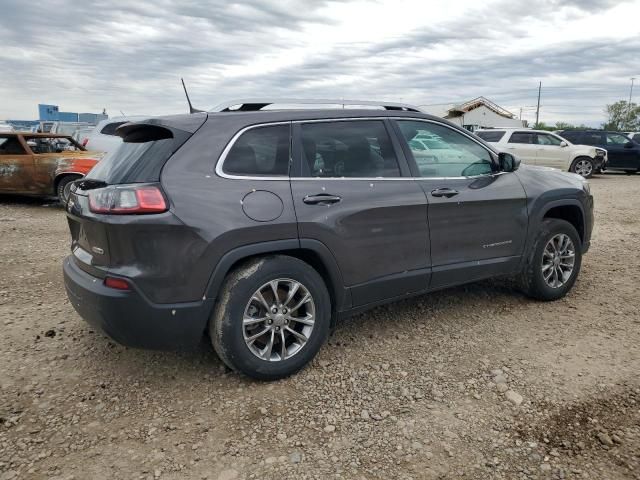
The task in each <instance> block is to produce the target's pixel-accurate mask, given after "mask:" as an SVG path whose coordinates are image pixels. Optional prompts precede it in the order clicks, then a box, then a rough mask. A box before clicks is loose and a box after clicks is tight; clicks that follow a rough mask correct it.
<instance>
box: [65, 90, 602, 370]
mask: <svg viewBox="0 0 640 480" xmlns="http://www.w3.org/2000/svg"><path fill="white" fill-rule="evenodd" d="M267 104H268V102H263V103H257V104H256V103H253V104H243V105H241V106H240V107H239V108H238V109H236V110H235V111H231V110H229V109H224V110H225V111H218V112H213V113H195V114H190V115H178V116H167V117H161V118H152V119H148V120H143V121H136V122H132V123H128V124H125V125H123V126H121V127H120V128H118V132H117V133H118V134H119V135H120V136H121V137H122V138H123V140H124V142H123V144H122V146H121V147H119V149H118V150H116V151H115V152H114V153H112V154H111V155H110V156H109V157H107V158H105V159H104V160H102V161H101V162H100V163H99V164H98V165H97V166H96V167H95V168H94V169H93V170H92V171H91V172H90V173H89V174H88V175H87V176H86V178H84V179H83V180H81V181H78V182H76V183H75V184H74V186H73V187H72V189H71V190H72V192H71V196H70V201H69V204H68V206H67V216H68V222H69V228H70V231H71V236H72V243H71V255H70V256H69V257H68V258H66V259H65V260H64V278H65V285H66V289H67V292H68V296H69V299H70V301H71V303H72V304H73V306H74V308H75V309H76V310H77V312H78V313H79V314H80V315H81V316H82V317H83V318H84V319H85V320H86V321H88V322H89V323H90V324H92V325H94V326H96V327H98V328H100V329H101V330H103V331H104V332H105V333H106V334H107V335H109V336H110V337H111V338H113V339H114V340H115V341H117V342H118V343H121V344H123V345H128V346H133V347H144V348H157V349H165V348H175V347H188V346H193V345H195V344H197V343H198V342H199V341H200V339H201V338H202V336H203V334H204V333H208V335H209V336H210V339H211V341H212V343H213V346H214V348H215V350H216V352H217V353H218V355H219V356H220V358H221V359H222V360H223V361H224V362H225V363H226V364H227V365H228V366H229V367H231V368H233V369H235V370H238V371H240V372H243V373H245V374H247V375H249V376H252V377H254V378H259V379H275V378H280V377H284V376H287V375H290V374H292V373H294V372H296V371H297V370H299V369H300V368H302V367H303V366H304V365H305V364H307V363H308V362H309V361H310V360H311V359H312V358H313V357H314V356H315V355H316V353H317V352H318V350H319V349H320V347H321V345H322V344H323V342H324V341H325V340H326V338H327V336H328V334H329V332H330V330H331V328H332V326H333V325H334V324H335V322H336V321H337V320H339V319H340V318H343V317H345V316H348V315H350V314H353V313H356V312H361V311H363V310H365V309H368V308H371V307H374V306H376V305H380V304H383V303H386V302H390V301H393V300H397V299H402V298H407V297H409V296H412V295H419V294H423V293H426V292H430V291H433V290H438V289H442V288H446V287H450V286H453V285H460V284H463V283H468V282H473V281H476V280H480V279H485V278H489V277H495V276H499V275H512V276H517V278H518V279H519V282H520V285H521V286H522V288H523V290H524V292H525V293H526V294H528V295H530V296H531V297H533V298H536V299H541V300H555V299H558V298H560V297H562V296H564V295H565V294H566V293H567V292H568V291H569V290H570V289H571V287H572V286H573V284H574V282H575V280H576V277H577V275H578V272H579V270H580V264H581V258H582V254H583V253H584V252H586V251H587V249H588V247H589V241H590V237H591V229H592V224H593V213H592V209H593V199H592V196H591V194H590V192H589V186H588V184H587V182H586V181H584V180H583V179H582V178H581V177H579V176H578V175H575V174H571V173H564V172H560V171H554V170H550V169H544V168H537V167H529V166H522V167H520V168H519V162H518V161H517V159H516V158H514V157H513V156H511V155H509V154H506V153H503V154H499V153H498V152H496V151H495V150H494V149H493V148H492V147H491V146H490V145H488V144H486V143H484V142H483V141H482V140H480V139H479V138H477V137H475V136H474V135H472V134H471V133H469V132H467V131H466V130H463V129H461V128H459V127H457V126H455V125H453V124H451V123H449V122H447V121H446V120H443V119H441V118H437V117H433V116H430V115H425V114H422V113H420V112H418V111H416V110H415V109H413V108H410V107H406V106H399V105H385V106H384V109H378V110H374V109H357V110H356V109H339V110H338V109H334V110H321V109H314V110H286V109H283V110H263V109H262V108H263V107H265V105H267Z"/></svg>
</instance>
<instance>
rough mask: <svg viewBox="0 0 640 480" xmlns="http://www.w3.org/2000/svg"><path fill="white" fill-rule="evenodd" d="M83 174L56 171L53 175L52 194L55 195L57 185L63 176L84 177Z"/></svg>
mask: <svg viewBox="0 0 640 480" xmlns="http://www.w3.org/2000/svg"><path fill="white" fill-rule="evenodd" d="M84 175H85V174H84V173H82V172H57V173H56V174H55V176H54V177H53V194H54V195H55V194H57V193H58V185H59V184H60V182H61V181H62V179H63V178H66V177H78V178H82V177H84Z"/></svg>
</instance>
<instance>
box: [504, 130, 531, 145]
mask: <svg viewBox="0 0 640 480" xmlns="http://www.w3.org/2000/svg"><path fill="white" fill-rule="evenodd" d="M534 138H535V137H534V133H533V132H513V133H512V134H511V138H509V143H535V142H534Z"/></svg>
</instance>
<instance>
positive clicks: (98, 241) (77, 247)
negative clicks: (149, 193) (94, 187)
mask: <svg viewBox="0 0 640 480" xmlns="http://www.w3.org/2000/svg"><path fill="white" fill-rule="evenodd" d="M67 221H68V223H69V231H70V232H71V252H72V253H73V256H74V257H75V260H76V263H77V264H78V266H79V267H80V268H82V269H83V270H84V271H86V272H87V273H90V274H92V275H95V276H98V277H101V278H102V277H104V275H105V273H106V270H107V268H108V267H109V265H110V257H109V243H108V237H107V225H106V224H105V223H103V222H99V221H97V220H96V218H95V215H94V214H92V213H91V212H90V211H89V197H88V196H87V195H81V194H79V193H78V192H77V189H76V187H75V186H74V187H72V192H71V195H70V197H69V203H68V205H67Z"/></svg>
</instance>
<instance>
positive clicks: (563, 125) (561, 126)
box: [555, 122, 576, 130]
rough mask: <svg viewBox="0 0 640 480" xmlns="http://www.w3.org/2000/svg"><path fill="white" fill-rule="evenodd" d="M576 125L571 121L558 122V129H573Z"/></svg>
mask: <svg viewBox="0 0 640 480" xmlns="http://www.w3.org/2000/svg"><path fill="white" fill-rule="evenodd" d="M573 128H576V127H574V126H573V125H571V124H570V123H567V122H556V128H555V129H556V130H571V129H573Z"/></svg>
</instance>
